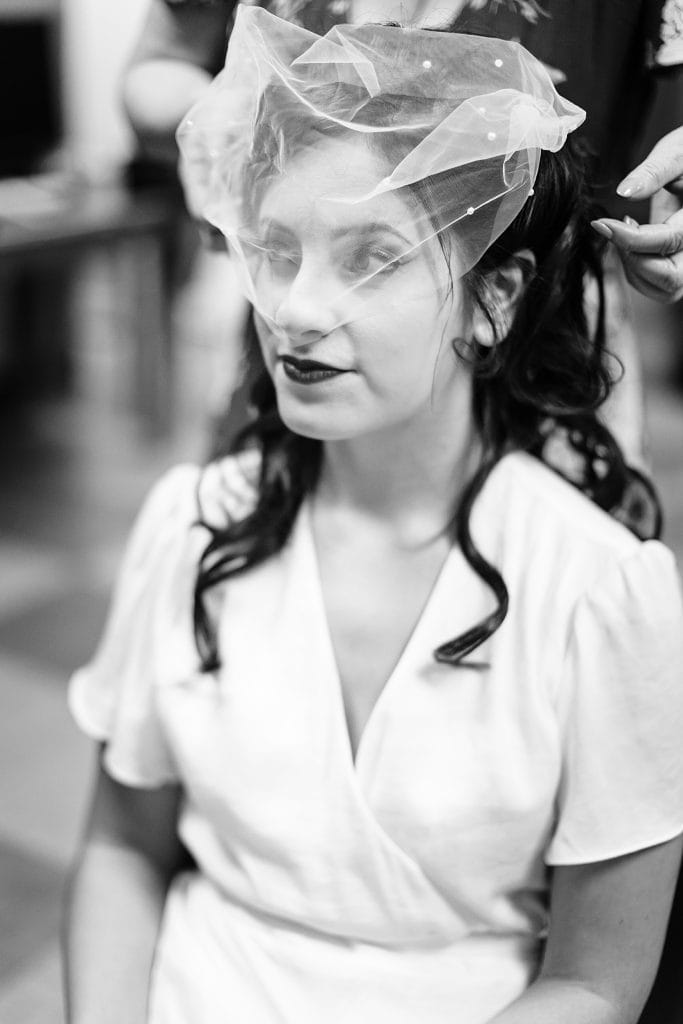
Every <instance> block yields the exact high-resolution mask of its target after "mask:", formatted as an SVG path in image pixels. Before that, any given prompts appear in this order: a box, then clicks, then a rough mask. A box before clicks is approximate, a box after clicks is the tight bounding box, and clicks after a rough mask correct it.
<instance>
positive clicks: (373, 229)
mask: <svg viewBox="0 0 683 1024" xmlns="http://www.w3.org/2000/svg"><path fill="white" fill-rule="evenodd" d="M261 228H262V230H263V231H271V230H273V229H276V230H278V231H282V232H283V233H285V234H290V235H293V234H294V231H292V229H291V228H290V227H288V226H287V225H286V224H282V223H281V222H280V221H278V220H275V218H272V217H271V218H269V219H268V220H267V221H265V222H264V223H263V224H262V226H261ZM330 234H331V235H332V237H333V238H335V239H336V238H344V237H345V236H347V235H360V236H361V237H362V236H364V235H378V234H390V235H394V237H395V238H398V239H400V240H401V242H403V244H404V245H407V246H408V247H409V248H413V247H414V246H415V245H416V243H415V242H411V241H409V239H407V238H406V237H405V235H403V234H401V232H400V231H398V230H397V229H396V228H395V227H394V226H393V224H389V222H388V221H381V220H375V221H370V222H368V223H361V224H349V225H347V226H346V227H340V228H331V230H330Z"/></svg>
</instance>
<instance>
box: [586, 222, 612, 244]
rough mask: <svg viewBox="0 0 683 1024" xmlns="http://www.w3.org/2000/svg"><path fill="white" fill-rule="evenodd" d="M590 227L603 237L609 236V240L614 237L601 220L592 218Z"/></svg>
mask: <svg viewBox="0 0 683 1024" xmlns="http://www.w3.org/2000/svg"><path fill="white" fill-rule="evenodd" d="M591 227H592V228H593V230H594V231H597V233H598V234H599V235H602V237H603V238H609V239H610V240H611V239H612V238H613V237H614V236H613V234H612V229H611V228H608V227H607V225H606V224H603V223H602V221H601V220H592V221H591Z"/></svg>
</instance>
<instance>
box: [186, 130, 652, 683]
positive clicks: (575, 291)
mask: <svg viewBox="0 0 683 1024" xmlns="http://www.w3.org/2000/svg"><path fill="white" fill-rule="evenodd" d="M447 173H448V174H449V175H451V176H452V178H453V187H457V172H447ZM443 177H444V176H443V175H440V176H439V179H440V180H439V181H434V182H429V181H427V182H425V183H421V186H420V199H421V201H423V202H425V203H428V193H429V189H430V188H431V187H434V188H439V189H442V188H443V187H444V181H443ZM584 179H585V171H584V163H583V160H582V159H581V158H580V157H579V156H577V155H576V154H574V153H572V151H571V149H570V148H569V147H567V146H566V147H565V148H564V149H563V150H562V151H560V152H559V153H548V152H545V153H542V154H541V161H540V166H539V171H538V176H537V180H536V183H535V191H534V194H533V195H531V196H530V197H529V199H528V200H527V202H526V204H525V205H524V207H523V209H522V210H521V212H520V213H519V214H518V215H517V217H516V218H515V220H514V221H513V222H512V224H510V226H509V227H508V228H507V229H506V231H505V232H504V233H503V234H502V235H501V237H500V238H499V239H498V240H497V241H496V242H495V243H494V244H493V245H492V246H491V248H489V250H488V251H487V252H486V253H485V255H484V257H483V258H482V259H481V260H480V262H479V264H478V265H477V266H476V267H475V268H474V269H473V270H472V271H470V272H469V274H468V275H467V276H466V277H465V278H464V284H465V287H466V288H467V289H468V290H469V292H470V294H471V296H472V299H473V301H474V302H475V303H477V304H478V305H479V306H480V308H481V309H482V311H483V312H484V314H485V316H486V317H487V318H488V319H489V321H490V323H491V327H492V329H493V331H494V338H495V341H494V344H493V346H492V347H483V346H479V345H477V344H476V343H472V344H471V345H470V346H469V348H468V351H467V352H459V353H458V354H459V355H460V356H461V357H463V358H466V359H467V360H468V361H469V364H470V367H471V372H472V376H473V415H474V418H475V422H476V425H477V427H478V431H479V434H480V438H481V441H482V451H483V455H482V459H481V462H480V464H479V467H478V469H477V470H476V472H475V473H474V475H473V477H472V479H471V480H470V481H469V482H468V484H467V486H466V487H465V489H464V491H463V493H462V495H461V496H460V498H459V500H458V502H457V504H456V506H455V507H454V509H453V514H452V518H451V521H450V524H449V531H450V534H451V537H452V539H453V542H454V543H457V544H458V545H459V546H460V548H461V550H462V552H463V554H464V556H465V558H466V559H467V561H468V562H469V564H470V566H471V567H472V568H473V569H474V571H475V572H476V573H477V574H478V575H479V576H480V577H481V578H482V579H483V580H484V581H485V582H486V584H487V585H488V586H489V587H490V588H491V589H492V590H493V592H494V594H495V597H496V601H497V607H496V609H495V610H494V612H493V613H491V614H490V615H489V616H487V617H486V618H485V619H484V620H482V621H481V622H479V623H476V624H474V625H473V626H472V627H471V628H470V629H469V630H467V631H466V632H464V633H462V634H461V635H459V636H457V637H455V638H454V639H451V640H447V641H445V642H444V643H443V644H441V646H439V647H438V648H437V650H436V651H435V652H434V656H435V657H436V658H437V659H438V660H439V661H443V662H447V663H450V664H452V665H454V666H457V665H458V664H460V663H462V662H463V659H465V658H466V657H467V656H468V655H470V654H471V653H472V652H473V651H474V650H475V649H476V648H478V647H479V646H480V645H481V644H482V643H483V642H484V641H485V640H486V639H487V638H488V637H489V636H491V635H492V633H494V632H495V630H496V629H498V627H499V626H500V624H501V623H502V621H503V620H504V618H505V615H506V613H507V607H508V592H507V588H506V586H505V582H504V580H503V578H502V576H501V575H500V573H499V572H498V570H497V569H496V568H495V566H493V565H492V564H491V563H489V562H488V561H487V560H486V559H485V558H484V556H483V555H482V553H481V552H480V551H479V550H478V549H477V546H476V544H475V543H474V541H473V539H472V535H471V532H470V518H471V514H472V509H473V506H474V504H475V502H476V499H477V497H478V495H479V494H480V492H481V490H482V488H483V486H484V484H485V482H486V480H487V478H488V476H489V474H490V473H491V471H492V469H493V468H494V466H495V465H496V463H497V462H498V461H499V460H500V459H501V458H502V457H503V455H505V454H506V453H508V452H510V451H524V452H528V453H530V454H532V455H534V456H535V457H537V458H539V459H541V460H542V461H544V462H546V463H548V464H549V465H551V468H553V469H555V470H557V471H558V472H560V473H562V474H563V475H568V473H567V472H566V471H565V469H564V468H563V467H562V466H561V465H560V466H558V465H554V464H553V463H552V460H551V458H550V454H549V453H550V449H551V447H556V445H553V444H552V442H556V441H557V439H558V437H561V439H562V440H563V442H565V444H566V449H567V451H569V452H571V453H572V454H573V464H578V466H579V472H578V474H577V473H575V472H572V473H571V474H570V478H571V482H572V483H573V484H575V485H576V486H577V487H578V488H579V489H580V490H581V491H583V493H584V494H586V495H587V496H588V497H589V498H590V499H591V500H592V501H594V502H596V503H597V504H598V505H599V506H600V507H602V508H604V509H605V510H606V511H607V512H609V513H610V514H612V515H613V516H614V517H615V518H617V519H619V520H620V521H621V522H623V523H624V524H625V525H627V526H628V527H629V528H630V529H631V530H632V531H633V532H634V533H635V534H636V535H637V536H639V537H641V538H643V539H645V538H649V537H653V536H657V535H658V533H659V530H660V525H661V517H660V512H659V505H658V502H657V499H656V496H655V494H654V492H653V490H652V487H651V485H650V484H649V482H648V481H646V480H645V479H644V478H643V477H642V476H641V475H640V474H639V473H637V472H636V471H635V470H633V469H631V468H629V467H628V466H627V465H626V463H625V461H624V458H623V455H622V453H621V451H620V448H619V446H618V444H617V442H616V441H615V439H614V438H613V436H612V435H611V433H610V432H609V430H608V429H607V428H606V427H605V426H604V424H603V423H601V422H600V420H599V419H598V415H597V411H598V409H599V408H600V406H601V405H602V403H603V402H604V401H605V399H606V397H607V395H608V394H609V391H610V388H611V386H612V380H611V373H610V368H609V366H610V362H609V361H610V358H611V357H610V356H609V355H608V353H607V352H606V350H605V331H604V315H603V301H602V267H601V245H600V242H599V240H598V239H597V238H596V236H595V234H594V233H593V232H592V231H591V229H590V226H589V223H590V220H591V219H592V217H593V216H595V210H593V209H592V207H591V202H590V199H589V196H588V192H587V189H586V186H585V180H584ZM444 244H446V245H447V244H448V243H447V239H446V240H444ZM522 249H530V250H531V252H532V253H533V254H534V257H535V260H536V266H535V269H534V270H532V271H531V272H530V275H529V277H528V280H527V285H526V288H525V291H524V294H523V296H522V298H521V300H520V302H519V304H518V306H517V308H516V311H515V315H514V319H513V321H512V324H511V326H510V328H509V331H508V332H507V334H506V337H505V338H499V337H496V333H497V331H498V330H499V328H498V327H497V322H496V317H495V309H492V308H491V292H490V289H489V284H488V283H489V281H490V279H491V275H492V274H494V273H495V270H496V268H498V267H500V266H502V265H504V264H505V263H507V262H509V261H510V260H511V259H514V258H515V256H514V254H515V253H516V252H518V251H520V250H522ZM590 281H592V282H593V283H594V285H595V286H596V287H597V290H598V293H599V296H600V302H599V310H598V313H597V316H596V317H595V318H593V319H594V321H595V322H594V323H592V324H590V325H589V323H588V317H587V315H586V310H585V289H586V285H587V283H588V282H590ZM250 333H251V334H252V337H251V339H250V350H251V352H252V356H253V359H254V360H255V363H256V366H255V370H254V372H253V374H252V379H253V386H252V391H251V400H252V406H253V411H254V416H253V419H252V420H251V422H249V423H248V424H247V425H246V426H245V427H244V428H243V429H242V430H241V431H240V433H239V434H238V435H237V436H236V437H235V438H234V439H233V440H232V441H231V442H230V443H228V444H224V443H221V444H219V446H218V450H217V451H216V452H215V456H216V457H219V456H223V455H226V454H228V453H238V452H241V451H244V450H249V449H253V448H257V449H258V450H259V451H260V453H261V456H262V461H261V475H260V481H259V486H258V499H257V501H256V504H255V507H254V509H253V511H252V512H251V514H250V515H248V516H247V517H246V518H244V519H242V520H240V521H235V522H232V523H230V524H229V525H228V526H227V527H225V528H224V529H219V528H215V527H212V526H211V525H210V524H208V523H204V524H203V525H205V526H206V527H207V528H208V529H209V530H210V533H211V539H210V541H209V543H208V544H207V546H206V549H205V551H204V553H203V557H202V559H201V564H200V567H199V572H198V576H197V581H196V587H195V603H194V622H195V632H196V638H197V645H198V649H199V652H200V656H201V659H202V665H203V668H204V669H205V670H206V671H210V670H213V669H215V668H216V667H217V666H218V665H219V663H220V657H219V651H218V644H217V638H216V632H215V628H214V625H213V622H212V620H211V617H210V615H209V613H208V609H207V602H206V596H207V592H208V591H209V590H210V589H211V588H213V587H215V586H216V585H217V584H218V583H220V582H222V581H224V580H226V579H228V578H229V577H230V576H233V575H236V574H237V573H242V572H245V571H247V570H248V569H250V568H251V567H253V566H255V565H258V564H259V563H260V562H263V561H264V560H265V559H267V558H269V557H270V556H271V555H274V554H276V553H277V552H278V551H280V549H281V548H282V547H283V545H284V543H285V541H286V540H287V538H288V536H289V534H290V532H291V529H292V526H293V523H294V520H295V518H296V515H297V512H298V510H299V508H300V506H301V503H302V501H303V499H304V497H305V495H306V494H308V493H310V492H311V491H312V490H313V489H314V488H315V485H316V481H317V478H318V473H319V469H320V464H321V454H322V445H321V442H319V441H315V440H311V439H309V438H306V437H301V436H298V435H297V434H295V433H293V432H292V431H291V430H289V429H288V428H287V427H286V426H285V424H284V423H283V422H282V420H281V418H280V416H279V414H278V410H277V404H276V396H275V389H274V387H273V384H272V382H271V380H270V377H269V375H268V373H267V371H266V369H265V366H264V365H263V362H262V360H261V358H260V353H259V351H258V344H257V342H256V339H255V332H254V330H253V324H252V325H251V330H250Z"/></svg>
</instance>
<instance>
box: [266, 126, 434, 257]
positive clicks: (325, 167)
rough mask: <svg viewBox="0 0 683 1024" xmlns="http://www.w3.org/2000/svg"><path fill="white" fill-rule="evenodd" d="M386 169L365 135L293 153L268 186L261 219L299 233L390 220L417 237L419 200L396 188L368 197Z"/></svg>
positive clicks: (350, 228)
mask: <svg viewBox="0 0 683 1024" xmlns="http://www.w3.org/2000/svg"><path fill="white" fill-rule="evenodd" d="M385 174H386V165H385V162H384V161H383V160H382V158H381V157H380V155H379V154H377V153H375V152H373V150H372V149H371V147H370V146H369V145H368V144H367V141H366V140H365V138H363V137H359V138H357V139H355V138H349V139H346V138H344V139H326V140H321V141H320V142H319V143H318V144H316V145H313V146H310V147H307V148H306V149H302V150H301V151H299V152H298V153H296V154H295V155H294V156H293V157H291V158H290V159H289V160H288V161H287V163H286V164H285V166H284V167H283V168H282V169H281V170H280V171H279V173H277V174H274V175H273V179H272V183H271V184H270V186H268V187H266V190H265V193H264V195H263V200H262V202H261V206H260V209H259V221H260V223H262V224H263V223H270V222H277V223H279V224H282V225H283V226H287V227H288V228H290V229H292V230H294V231H295V232H297V233H298V232H300V231H302V230H304V229H305V228H306V227H310V226H311V224H314V225H315V226H316V227H317V228H318V230H321V231H325V232H329V233H330V234H343V233H348V232H351V231H354V230H357V231H359V232H363V231H367V230H368V229H370V228H375V229H376V228H378V227H379V226H381V225H390V226H391V227H392V228H394V229H395V230H396V231H398V232H400V233H401V234H403V235H405V236H407V237H408V238H409V239H410V241H411V243H414V242H416V241H417V237H416V231H417V223H416V216H415V213H416V211H415V204H414V203H411V202H409V201H408V197H404V196H402V195H399V194H397V192H395V191H393V192H386V193H383V194H381V195H376V196H373V198H372V199H369V200H364V199H362V197H363V196H365V195H368V194H369V193H371V192H372V191H373V190H374V189H375V187H376V186H377V184H378V182H380V181H381V180H382V178H383V177H384V176H385Z"/></svg>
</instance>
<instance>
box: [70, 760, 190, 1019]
mask: <svg viewBox="0 0 683 1024" xmlns="http://www.w3.org/2000/svg"><path fill="white" fill-rule="evenodd" d="M179 793H180V791H179V789H178V788H177V787H175V786H163V787H161V788H159V789H132V788H130V787H128V786H123V785H121V784H120V783H118V782H115V781H114V780H113V779H112V778H111V777H110V776H109V775H108V774H107V773H106V771H104V769H103V768H100V770H99V775H98V779H97V785H96V789H95V795H94V799H93V804H92V810H91V813H90V818H89V822H88V826H87V829H86V836H85V840H84V843H83V847H82V850H81V852H80V855H79V857H78V860H77V863H76V865H75V868H74V872H73V875H72V878H71V880H70V884H69V888H68V893H67V915H66V922H65V937H64V946H65V992H66V1003H67V1013H66V1017H67V1021H68V1024H144V1021H145V1020H146V1016H147V995H148V989H149V979H150V970H151V966H152V957H153V954H154V948H155V944H156V938H157V933H158V930H159V923H160V920H161V913H162V910H163V905H164V900H165V897H166V891H167V889H168V885H169V883H170V880H171V878H172V877H173V875H174V874H175V872H176V871H177V870H178V867H179V866H180V865H181V863H182V860H183V852H184V851H183V847H182V845H181V843H180V841H179V840H178V838H177V833H176V821H177V814H178V802H179Z"/></svg>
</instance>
